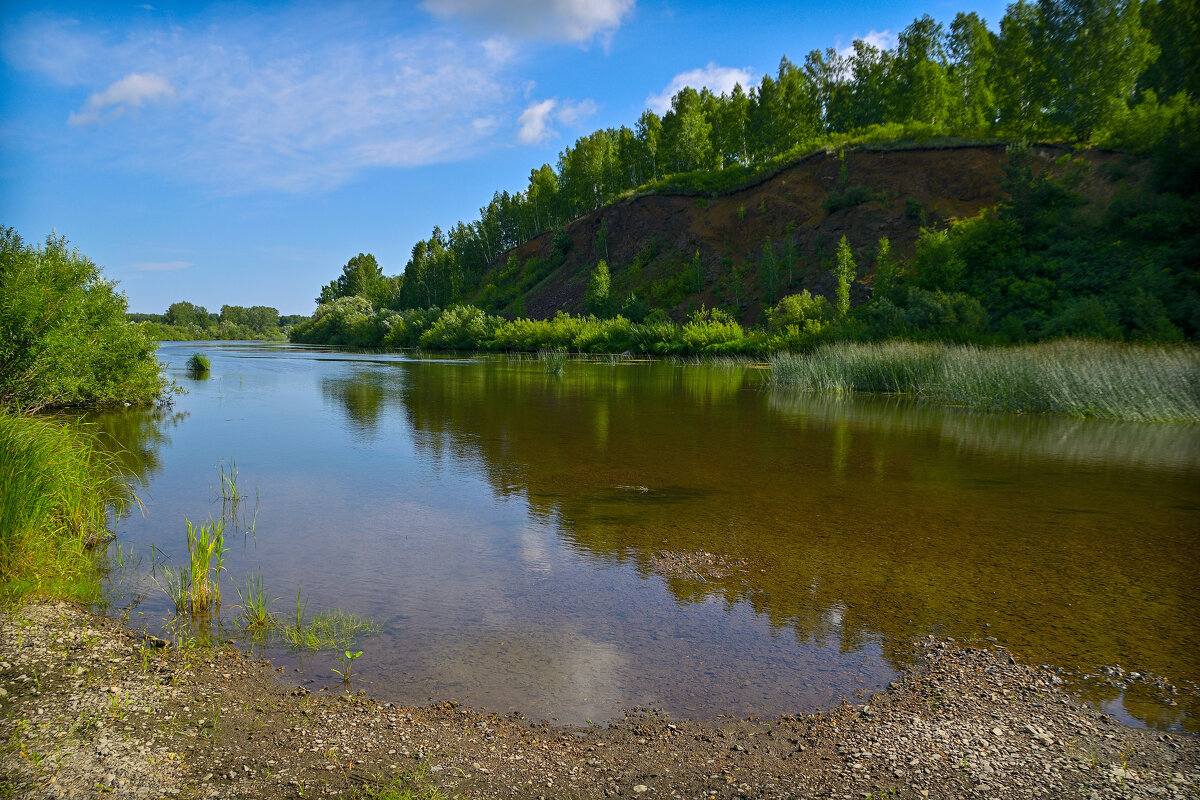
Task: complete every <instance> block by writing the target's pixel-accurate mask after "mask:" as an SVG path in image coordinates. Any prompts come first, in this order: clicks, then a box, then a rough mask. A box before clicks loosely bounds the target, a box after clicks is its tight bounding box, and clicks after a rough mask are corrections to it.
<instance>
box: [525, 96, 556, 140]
mask: <svg viewBox="0 0 1200 800" xmlns="http://www.w3.org/2000/svg"><path fill="white" fill-rule="evenodd" d="M556 105H558V101H557V100H555V99H554V98H550V99H549V100H542V101H541V102H540V103H534V104H533V105H531V106H529V107H528V108H526V109H525V110H524V111H522V112H521V116H520V118H519V119H517V141H518V142H520V143H521V144H538V143H539V142H544V141H545V140H547V139H549V138H550V137H551V136H552V135H553V134H554V131H552V130H551V129H550V115H551V114H552V113H553V112H554V107H555V106H556Z"/></svg>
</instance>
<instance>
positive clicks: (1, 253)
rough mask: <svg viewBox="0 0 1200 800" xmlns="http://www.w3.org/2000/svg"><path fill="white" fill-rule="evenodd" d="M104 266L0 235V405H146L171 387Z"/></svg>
mask: <svg viewBox="0 0 1200 800" xmlns="http://www.w3.org/2000/svg"><path fill="white" fill-rule="evenodd" d="M125 312H126V301H125V296H124V295H123V294H120V293H118V292H117V291H116V289H115V288H114V284H113V283H112V282H110V281H107V280H105V279H104V278H103V277H102V276H101V274H100V268H99V267H97V266H96V265H95V264H94V263H92V262H91V261H90V260H88V259H87V258H86V257H84V256H83V255H81V254H80V253H79V251H78V250H74V249H70V248H68V246H67V240H66V239H64V238H62V237H56V236H48V237H47V238H46V243H45V244H44V245H43V246H41V247H34V246H32V245H27V244H25V242H24V241H23V240H22V239H21V237H20V236H19V235H17V232H16V231H15V230H13V229H12V228H3V229H0V407H6V408H10V409H22V410H25V411H30V410H36V409H38V408H46V407H61V406H107V405H118V404H121V403H132V404H144V403H150V402H153V401H154V400H155V399H157V398H159V397H160V396H161V395H162V393H163V391H164V390H165V388H166V381H165V379H164V378H163V377H162V376H161V375H160V373H159V366H158V361H157V360H156V359H155V358H154V352H155V348H156V345H155V344H154V342H152V341H151V340H150V338H149V337H148V336H147V335H146V332H145V330H144V329H143V328H142V327H141V326H140V325H138V324H136V323H132V322H129V321H128V320H127V319H126V317H125Z"/></svg>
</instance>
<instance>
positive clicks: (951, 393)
mask: <svg viewBox="0 0 1200 800" xmlns="http://www.w3.org/2000/svg"><path fill="white" fill-rule="evenodd" d="M771 382H772V383H773V384H776V385H783V386H794V387H798V388H802V389H808V390H813V391H825V392H887V393H897V394H906V395H911V396H914V397H917V398H920V399H922V400H927V401H930V402H936V403H943V404H947V405H956V406H964V407H967V408H976V409H982V410H987V411H1010V412H1019V413H1048V414H1062V415H1066V416H1073V417H1087V418H1096V419H1111V420H1125V421H1137V422H1166V423H1200V350H1197V349H1196V348H1194V347H1176V346H1154V345H1126V344H1115V343H1108V342H1092V341H1078V340H1062V341H1057V342H1048V343H1044V344H1035V345H1026V346H1020V347H993V348H980V347H975V346H957V345H942V344H917V343H913V342H881V343H877V344H859V343H838V344H830V345H825V346H822V347H820V348H818V349H817V350H816V351H814V352H813V353H811V354H810V355H806V356H803V355H790V354H780V355H776V356H773V357H772V358H771Z"/></svg>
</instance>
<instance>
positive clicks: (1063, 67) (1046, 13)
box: [1038, 0, 1158, 140]
mask: <svg viewBox="0 0 1200 800" xmlns="http://www.w3.org/2000/svg"><path fill="white" fill-rule="evenodd" d="M1138 8H1139V4H1138V3H1137V2H1136V0H1039V2H1038V17H1039V22H1040V28H1039V30H1040V33H1041V36H1040V42H1039V44H1040V47H1039V48H1038V50H1039V52H1041V53H1042V54H1043V55H1042V58H1043V63H1044V64H1045V68H1046V76H1045V77H1046V79H1047V80H1045V82H1044V83H1043V86H1045V87H1046V88H1047V89H1048V90H1049V91H1048V95H1047V97H1046V106H1047V108H1049V109H1050V113H1051V116H1052V118H1053V119H1054V121H1056V122H1058V123H1059V124H1061V125H1062V126H1064V127H1065V128H1066V129H1067V130H1069V131H1071V132H1072V133H1073V134H1074V135H1075V136H1076V137H1077V138H1078V139H1081V140H1082V139H1087V138H1088V137H1089V136H1091V135H1092V133H1093V132H1094V131H1096V130H1099V129H1102V128H1103V127H1105V126H1106V125H1107V124H1108V122H1109V121H1110V120H1111V119H1112V118H1113V117H1114V116H1115V115H1116V114H1118V113H1119V112H1120V110H1121V109H1122V108H1124V106H1125V104H1126V103H1127V102H1128V101H1129V100H1131V99H1132V98H1133V96H1134V90H1135V88H1136V86H1137V78H1138V76H1139V75H1140V74H1141V73H1142V70H1143V69H1144V68H1145V67H1146V66H1147V65H1148V64H1150V63H1152V62H1153V61H1154V59H1155V58H1156V57H1157V55H1158V53H1157V51H1156V48H1155V46H1154V45H1153V44H1152V43H1151V41H1150V34H1149V33H1148V32H1147V31H1146V29H1145V28H1144V27H1143V26H1142V24H1141V20H1140V18H1139V16H1138Z"/></svg>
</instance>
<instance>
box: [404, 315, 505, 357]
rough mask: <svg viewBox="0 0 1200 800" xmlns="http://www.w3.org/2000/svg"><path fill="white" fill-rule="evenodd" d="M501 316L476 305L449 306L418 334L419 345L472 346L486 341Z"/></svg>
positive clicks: (445, 347) (439, 347) (457, 347)
mask: <svg viewBox="0 0 1200 800" xmlns="http://www.w3.org/2000/svg"><path fill="white" fill-rule="evenodd" d="M499 324H500V319H499V318H497V317H493V316H489V315H488V314H487V313H486V312H484V310H483V309H481V308H476V307H475V306H451V307H450V308H447V309H446V310H445V311H443V312H442V313H441V315H440V316H439V317H438V318H437V320H436V321H434V323H433V324H432V325H431V326H430V327H429V330H427V331H425V332H424V333H423V334H421V347H425V348H428V349H431V350H474V349H476V348H478V347H479V346H480V343H482V342H487V341H489V340H490V339H491V338H492V334H493V333H495V331H496V326H497V325H499Z"/></svg>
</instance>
